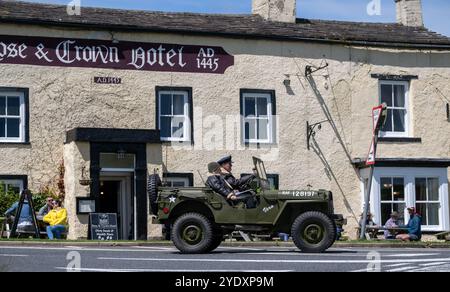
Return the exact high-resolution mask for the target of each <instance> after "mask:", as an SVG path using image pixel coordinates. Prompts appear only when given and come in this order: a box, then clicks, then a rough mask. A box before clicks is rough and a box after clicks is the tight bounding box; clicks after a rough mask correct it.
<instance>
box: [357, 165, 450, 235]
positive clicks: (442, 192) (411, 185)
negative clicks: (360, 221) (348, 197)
mask: <svg viewBox="0 0 450 292" xmlns="http://www.w3.org/2000/svg"><path fill="white" fill-rule="evenodd" d="M368 176H369V169H363V170H361V178H362V181H361V202H362V203H361V210H362V209H363V205H364V194H365V188H364V179H366V178H368ZM381 177H403V178H404V179H405V200H406V207H410V206H415V204H416V194H415V179H416V178H423V177H430V178H431V177H434V178H439V202H440V209H439V222H440V225H439V226H426V225H423V226H422V231H429V232H439V231H445V230H450V222H449V221H450V213H449V196H448V192H449V189H448V171H447V168H425V167H424V168H421V167H411V168H403V167H376V168H375V170H374V179H373V182H372V189H371V199H370V212H371V213H373V214H374V220H375V222H377V223H379V224H384V223H386V222H378V221H380V218H381V205H380V204H381V200H380V199H381V198H380V196H381V193H380V178H381ZM404 218H405V221H406V222H408V220H409V214H408V212H407V210H405V213H404Z"/></svg>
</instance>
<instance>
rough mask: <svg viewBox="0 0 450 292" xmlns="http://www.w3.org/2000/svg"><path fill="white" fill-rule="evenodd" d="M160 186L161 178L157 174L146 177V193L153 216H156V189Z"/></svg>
mask: <svg viewBox="0 0 450 292" xmlns="http://www.w3.org/2000/svg"><path fill="white" fill-rule="evenodd" d="M159 186H161V178H160V177H159V175H157V174H152V175H149V176H148V180H147V193H148V198H149V200H150V209H151V211H152V214H153V215H157V214H158V204H157V202H156V201H157V200H158V187H159Z"/></svg>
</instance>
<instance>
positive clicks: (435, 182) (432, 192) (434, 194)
mask: <svg viewBox="0 0 450 292" xmlns="http://www.w3.org/2000/svg"><path fill="white" fill-rule="evenodd" d="M428 201H439V179H438V178H429V179H428Z"/></svg>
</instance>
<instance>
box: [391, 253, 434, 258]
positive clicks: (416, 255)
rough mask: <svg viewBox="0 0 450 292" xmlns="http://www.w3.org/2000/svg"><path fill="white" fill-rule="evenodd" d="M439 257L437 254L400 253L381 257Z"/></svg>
mask: <svg viewBox="0 0 450 292" xmlns="http://www.w3.org/2000/svg"><path fill="white" fill-rule="evenodd" d="M435 255H439V254H438V253H401V254H387V255H383V256H384V257H399V258H402V257H425V256H435Z"/></svg>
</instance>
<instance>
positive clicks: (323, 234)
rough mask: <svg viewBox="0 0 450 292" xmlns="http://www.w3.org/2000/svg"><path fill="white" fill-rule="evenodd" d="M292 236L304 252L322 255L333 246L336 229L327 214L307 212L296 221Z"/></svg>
mask: <svg viewBox="0 0 450 292" xmlns="http://www.w3.org/2000/svg"><path fill="white" fill-rule="evenodd" d="M291 236H292V239H293V240H294V243H295V245H296V246H297V247H298V248H299V249H300V250H301V251H302V252H305V253H321V252H324V251H325V250H327V249H328V248H329V247H331V246H332V245H333V243H334V241H335V239H336V228H335V224H334V222H333V221H332V220H331V219H330V218H329V217H328V216H327V215H326V214H324V213H321V212H306V213H303V214H301V215H300V216H298V217H297V219H295V221H294V223H293V224H292V229H291Z"/></svg>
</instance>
